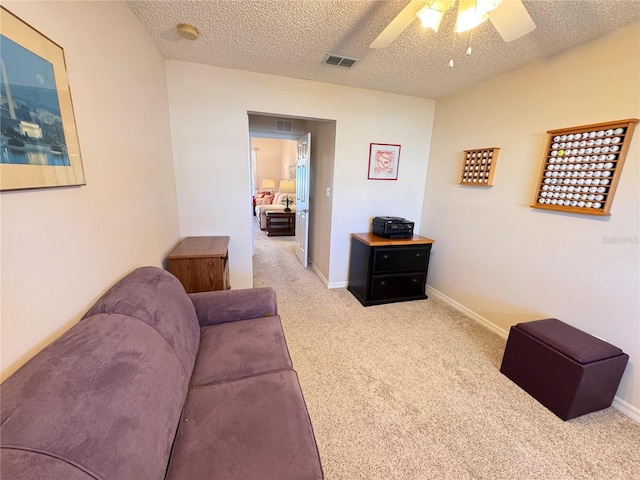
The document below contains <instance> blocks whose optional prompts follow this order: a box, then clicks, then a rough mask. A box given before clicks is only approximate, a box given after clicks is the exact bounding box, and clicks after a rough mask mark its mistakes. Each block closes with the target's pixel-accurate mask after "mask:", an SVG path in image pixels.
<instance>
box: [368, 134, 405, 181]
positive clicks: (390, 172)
mask: <svg viewBox="0 0 640 480" xmlns="http://www.w3.org/2000/svg"><path fill="white" fill-rule="evenodd" d="M399 164H400V145H394V144H389V143H371V144H370V145H369V174H368V176H367V179H369V180H397V179H398V165H399Z"/></svg>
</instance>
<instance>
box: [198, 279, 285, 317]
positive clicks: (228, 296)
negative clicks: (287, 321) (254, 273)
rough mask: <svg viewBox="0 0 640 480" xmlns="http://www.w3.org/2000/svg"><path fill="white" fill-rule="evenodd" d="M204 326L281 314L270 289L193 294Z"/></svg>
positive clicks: (245, 289) (273, 292) (274, 294)
mask: <svg viewBox="0 0 640 480" xmlns="http://www.w3.org/2000/svg"><path fill="white" fill-rule="evenodd" d="M189 298H190V299H191V301H192V302H193V305H194V306H195V307H196V314H197V316H198V322H200V325H201V326H206V325H215V324H217V323H225V322H234V321H236V320H248V319H250V318H259V317H270V316H272V315H277V314H278V304H277V302H276V292H275V291H274V290H273V288H271V287H262V288H244V289H238V290H217V291H213V292H200V293H190V294H189Z"/></svg>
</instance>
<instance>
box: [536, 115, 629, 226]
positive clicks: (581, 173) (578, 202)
mask: <svg viewBox="0 0 640 480" xmlns="http://www.w3.org/2000/svg"><path fill="white" fill-rule="evenodd" d="M637 123H638V119H636V118H632V119H626V120H619V121H616V122H607V123H598V124H594V125H584V126H580V127H571V128H563V129H560V130H549V131H548V132H547V133H548V135H549V139H548V142H547V148H546V149H545V153H544V159H543V161H542V168H541V171H540V179H539V181H538V184H537V187H536V196H535V198H534V200H533V204H532V205H531V207H532V208H541V209H545V210H561V211H564V212H572V213H583V214H587V215H610V213H609V210H610V209H611V204H612V203H613V196H614V194H615V191H616V187H617V185H618V180H619V179H620V174H621V173H622V166H623V164H624V160H625V158H626V156H627V151H628V150H629V145H630V144H631V137H632V136H633V131H634V129H635V126H636V124H637Z"/></svg>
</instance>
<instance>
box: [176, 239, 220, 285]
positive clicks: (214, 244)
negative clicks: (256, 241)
mask: <svg viewBox="0 0 640 480" xmlns="http://www.w3.org/2000/svg"><path fill="white" fill-rule="evenodd" d="M228 248H229V237H187V238H185V239H184V240H182V241H181V242H180V243H179V244H178V245H177V246H176V248H174V249H173V250H172V251H171V253H169V256H168V257H167V260H168V263H169V272H171V273H172V274H173V275H175V276H176V277H177V278H178V280H180V283H182V285H183V286H184V289H185V290H186V291H187V293H196V292H208V291H211V290H228V289H229V288H231V287H230V285H229V255H228Z"/></svg>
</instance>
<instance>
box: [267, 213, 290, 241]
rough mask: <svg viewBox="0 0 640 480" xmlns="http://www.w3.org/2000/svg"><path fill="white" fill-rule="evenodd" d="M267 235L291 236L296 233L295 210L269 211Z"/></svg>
mask: <svg viewBox="0 0 640 480" xmlns="http://www.w3.org/2000/svg"><path fill="white" fill-rule="evenodd" d="M266 215H267V236H269V237H275V236H291V235H295V234H296V213H295V212H267V213H266Z"/></svg>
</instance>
